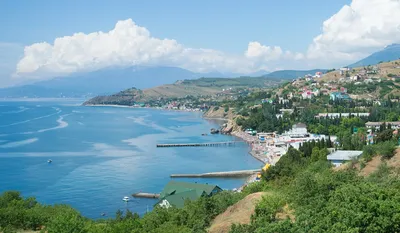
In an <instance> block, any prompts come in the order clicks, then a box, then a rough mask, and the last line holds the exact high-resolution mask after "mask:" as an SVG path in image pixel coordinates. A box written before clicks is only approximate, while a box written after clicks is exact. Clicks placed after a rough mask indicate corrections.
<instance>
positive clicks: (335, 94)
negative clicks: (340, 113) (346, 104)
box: [329, 92, 351, 101]
mask: <svg viewBox="0 0 400 233" xmlns="http://www.w3.org/2000/svg"><path fill="white" fill-rule="evenodd" d="M329 99H330V100H333V101H336V100H351V98H350V96H349V95H348V94H347V93H343V92H332V93H331V94H330V98H329Z"/></svg>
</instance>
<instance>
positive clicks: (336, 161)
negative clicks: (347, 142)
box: [327, 150, 363, 167]
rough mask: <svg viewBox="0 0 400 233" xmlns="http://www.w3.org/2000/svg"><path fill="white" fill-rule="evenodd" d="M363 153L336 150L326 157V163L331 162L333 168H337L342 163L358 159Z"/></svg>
mask: <svg viewBox="0 0 400 233" xmlns="http://www.w3.org/2000/svg"><path fill="white" fill-rule="evenodd" d="M362 153H363V152H362V151H358V150H337V151H335V152H333V153H332V154H329V155H328V156H327V159H328V161H330V162H332V164H333V165H334V166H335V167H339V166H340V165H342V164H343V163H345V162H347V161H350V160H352V159H356V158H358V157H359V156H360V155H361V154H362Z"/></svg>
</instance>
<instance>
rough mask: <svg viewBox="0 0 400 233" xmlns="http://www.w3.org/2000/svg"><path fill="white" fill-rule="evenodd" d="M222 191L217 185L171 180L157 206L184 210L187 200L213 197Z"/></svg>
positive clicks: (161, 194)
mask: <svg viewBox="0 0 400 233" xmlns="http://www.w3.org/2000/svg"><path fill="white" fill-rule="evenodd" d="M221 191H222V189H221V188H220V187H218V186H217V185H209V184H198V183H188V182H179V181H174V180H171V181H170V182H168V184H167V185H166V186H165V187H164V190H163V191H162V192H161V193H160V198H159V201H158V202H157V203H156V205H159V206H161V207H165V208H169V207H171V206H174V207H176V208H182V207H183V206H184V204H185V201H186V200H191V201H194V200H197V199H198V198H200V197H202V196H212V195H214V194H215V193H218V192H221Z"/></svg>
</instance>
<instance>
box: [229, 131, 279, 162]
mask: <svg viewBox="0 0 400 233" xmlns="http://www.w3.org/2000/svg"><path fill="white" fill-rule="evenodd" d="M232 135H233V136H235V137H238V138H240V139H242V140H244V141H245V142H247V143H248V144H249V146H250V148H251V149H250V151H249V154H251V156H253V157H254V158H256V159H257V160H259V161H260V162H262V163H264V164H266V163H269V164H275V163H276V162H277V161H278V160H279V156H274V155H273V153H272V151H271V150H269V148H268V147H266V146H265V144H261V143H259V140H258V138H257V136H252V135H249V134H247V133H245V132H242V131H235V132H232Z"/></svg>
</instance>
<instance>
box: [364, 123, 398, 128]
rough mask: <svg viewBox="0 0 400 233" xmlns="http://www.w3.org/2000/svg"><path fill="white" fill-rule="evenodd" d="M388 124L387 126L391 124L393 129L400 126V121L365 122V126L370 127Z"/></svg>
mask: <svg viewBox="0 0 400 233" xmlns="http://www.w3.org/2000/svg"><path fill="white" fill-rule="evenodd" d="M383 124H386V126H388V125H390V126H391V127H392V129H399V128H400V121H389V122H370V121H369V122H367V123H365V127H367V128H368V129H379V128H380V127H381V125H383Z"/></svg>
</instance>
